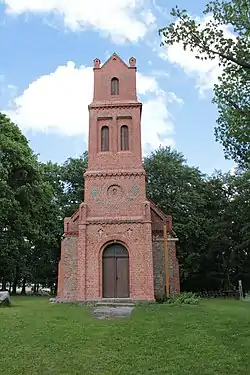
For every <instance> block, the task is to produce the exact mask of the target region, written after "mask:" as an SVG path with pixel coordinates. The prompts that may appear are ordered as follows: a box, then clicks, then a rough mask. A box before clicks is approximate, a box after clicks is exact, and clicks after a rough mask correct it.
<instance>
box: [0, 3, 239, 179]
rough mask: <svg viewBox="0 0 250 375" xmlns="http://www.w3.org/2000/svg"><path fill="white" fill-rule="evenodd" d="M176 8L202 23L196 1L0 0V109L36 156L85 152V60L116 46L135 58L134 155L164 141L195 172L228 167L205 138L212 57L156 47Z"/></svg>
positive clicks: (214, 72)
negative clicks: (139, 108) (137, 147)
mask: <svg viewBox="0 0 250 375" xmlns="http://www.w3.org/2000/svg"><path fill="white" fill-rule="evenodd" d="M83 4H84V5H83ZM176 4H178V5H179V6H180V7H182V8H186V9H188V10H189V12H190V13H191V14H193V15H195V16H197V17H201V22H202V21H203V16H202V13H201V12H202V10H203V9H204V6H205V4H206V1H204V0H199V1H193V2H191V1H188V0H182V1H180V0H155V1H153V0H109V1H107V2H106V1H105V0H95V2H91V3H89V4H88V5H87V3H85V1H81V0H64V1H62V0H0V27H1V32H0V45H1V51H2V54H1V59H0V83H1V89H0V110H1V111H4V112H7V114H8V115H9V116H10V117H11V119H12V120H13V121H14V122H16V123H17V124H18V125H19V126H20V128H21V129H22V131H23V132H24V133H25V135H26V136H27V138H28V139H29V140H30V144H31V147H32V148H33V150H34V151H35V152H36V153H39V154H40V159H41V160H43V161H45V160H52V161H58V162H63V161H64V160H65V159H66V158H68V157H70V156H72V157H76V156H78V155H79V154H81V153H82V152H83V151H84V150H85V149H86V144H87V143H86V140H87V131H88V113H87V105H88V103H89V102H90V101H91V97H92V85H93V76H92V66H93V59H94V58H96V57H98V58H100V60H101V61H102V62H104V61H105V60H106V59H107V58H108V57H109V55H110V54H112V53H113V52H116V53H118V54H119V55H120V57H121V58H123V59H124V60H125V62H128V59H129V58H130V57H131V56H134V57H136V59H137V67H138V81H137V88H138V95H139V98H140V100H141V101H142V102H143V103H144V106H143V118H142V128H143V131H142V135H143V149H144V152H146V151H148V150H150V149H154V148H156V147H158V146H159V145H160V144H163V145H166V144H171V145H173V147H175V148H176V149H177V150H178V151H180V152H182V153H183V154H184V156H185V157H186V158H187V160H188V164H189V165H195V166H198V167H199V168H200V169H201V170H202V171H203V172H205V173H209V174H210V173H212V172H213V170H214V169H222V170H224V171H225V170H229V169H230V168H232V167H233V162H230V161H225V160H224V156H223V150H222V147H221V145H220V144H218V143H216V142H215V137H214V126H215V123H216V117H217V111H216V107H215V106H214V105H213V104H211V98H212V87H213V84H214V83H215V82H216V79H217V77H218V74H219V73H220V68H219V67H218V65H217V63H216V61H213V62H210V61H209V62H204V63H202V62H199V61H197V60H195V58H194V54H192V53H191V52H189V51H188V52H186V53H184V52H183V51H182V49H181V47H180V46H178V45H177V46H173V47H171V48H169V49H163V48H160V47H159V45H160V39H159V36H158V32H157V30H158V28H159V27H162V26H164V25H166V24H167V23H169V22H171V21H172V17H171V16H170V15H169V12H170V10H171V8H172V7H174V6H175V5H176Z"/></svg>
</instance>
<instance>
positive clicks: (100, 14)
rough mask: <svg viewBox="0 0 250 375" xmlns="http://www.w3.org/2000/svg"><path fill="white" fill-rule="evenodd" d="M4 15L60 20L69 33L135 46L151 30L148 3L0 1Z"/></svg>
mask: <svg viewBox="0 0 250 375" xmlns="http://www.w3.org/2000/svg"><path fill="white" fill-rule="evenodd" d="M0 2H2V3H4V4H5V5H6V7H7V8H6V12H7V13H8V14H13V15H20V14H24V13H26V14H27V13H34V14H38V15H41V16H43V17H46V16H47V17H48V16H52V17H54V22H56V20H57V21H58V20H62V21H63V23H64V26H65V27H66V28H67V29H69V30H71V31H79V30H85V29H86V28H94V29H96V30H98V31H99V32H100V33H101V34H103V35H104V36H108V37H111V38H112V39H113V41H115V42H117V43H122V42H124V41H126V40H128V41H129V42H137V41H138V40H139V39H140V38H143V37H144V36H145V35H146V33H147V32H148V31H149V29H150V26H153V24H154V22H155V17H154V15H153V13H152V11H151V8H150V3H151V0H107V1H104V0H94V1H86V0H0Z"/></svg>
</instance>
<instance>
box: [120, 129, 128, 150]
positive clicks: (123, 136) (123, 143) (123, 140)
mask: <svg viewBox="0 0 250 375" xmlns="http://www.w3.org/2000/svg"><path fill="white" fill-rule="evenodd" d="M128 150H129V134H128V127H127V125H122V127H121V151H128Z"/></svg>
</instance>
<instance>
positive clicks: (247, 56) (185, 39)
mask: <svg viewBox="0 0 250 375" xmlns="http://www.w3.org/2000/svg"><path fill="white" fill-rule="evenodd" d="M203 13H204V15H205V16H206V17H207V18H205V24H204V25H201V23H200V22H199V21H198V20H196V19H194V18H192V17H191V16H190V15H189V14H188V12H187V11H186V10H180V9H179V8H178V6H176V8H175V9H172V12H171V15H172V16H174V17H177V22H174V23H171V24H170V25H168V26H166V27H164V28H162V29H160V30H159V33H160V35H161V36H162V39H163V42H162V45H173V44H174V43H181V44H182V46H183V48H184V50H186V49H187V48H189V49H190V50H191V51H194V52H195V53H196V58H198V59H201V60H207V59H211V60H212V59H217V61H218V64H219V65H220V66H221V67H222V68H223V72H222V75H221V76H220V77H219V82H218V84H216V85H215V87H214V99H213V102H214V103H216V104H217V106H218V114H219V116H218V119H217V126H216V127H215V136H216V140H217V141H219V142H220V143H221V144H222V145H223V148H224V153H225V156H226V158H231V159H233V160H234V161H235V162H236V163H239V165H240V166H242V167H247V168H248V167H249V166H250V3H249V1H247V0H231V1H221V0H215V1H211V2H210V3H208V5H207V6H206V8H205V10H204V12H203ZM210 15H212V17H211V16H210ZM226 31H231V34H230V35H229V33H228V32H226Z"/></svg>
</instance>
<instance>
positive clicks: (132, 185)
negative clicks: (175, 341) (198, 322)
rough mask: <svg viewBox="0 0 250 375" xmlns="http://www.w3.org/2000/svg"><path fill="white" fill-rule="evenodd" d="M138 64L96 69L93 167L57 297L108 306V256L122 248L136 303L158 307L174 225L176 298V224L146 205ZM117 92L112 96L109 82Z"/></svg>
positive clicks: (115, 62)
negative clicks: (114, 246)
mask: <svg viewBox="0 0 250 375" xmlns="http://www.w3.org/2000/svg"><path fill="white" fill-rule="evenodd" d="M135 66H136V60H135V59H134V58H131V59H130V62H129V66H127V65H126V64H125V63H124V62H123V61H122V60H121V59H120V58H119V56H117V55H116V54H113V55H112V56H111V57H110V58H109V60H108V61H107V62H106V63H105V64H104V65H103V66H102V67H101V66H100V61H99V60H98V59H96V60H95V61H94V98H93V102H92V103H91V104H90V105H89V164H88V169H87V172H86V173H85V176H84V178H85V193H84V203H82V204H81V205H80V208H79V210H77V212H75V213H74V214H73V215H72V217H71V218H65V220H64V239H63V240H62V244H61V260H60V262H59V270H58V292H57V297H58V298H59V299H63V300H72V301H74V300H75V301H93V300H94V301H96V300H101V299H102V289H103V288H102V253H103V250H104V249H105V247H106V246H107V245H108V244H111V243H115V242H116V243H120V244H122V245H124V246H125V247H126V249H127V250H128V253H129V284H130V299H132V300H135V301H153V300H155V297H160V296H162V294H164V292H165V256H164V247H163V244H164V242H163V223H164V222H166V221H167V222H168V248H169V282H170V291H171V293H178V292H179V290H180V283H179V266H178V261H177V258H176V247H175V243H176V241H177V239H176V238H175V234H174V233H173V231H172V218H171V217H165V216H164V214H163V213H162V212H161V211H160V210H159V209H158V208H156V206H155V205H154V203H153V202H151V201H149V200H148V199H147V197H146V186H145V170H144V169H143V166H142V151H141V111H142V104H141V103H140V102H138V101H137V96H136V67H135ZM114 77H115V78H117V79H118V80H119V92H118V94H116V95H111V89H110V87H111V79H112V78H114ZM123 125H126V126H127V127H128V130H129V150H127V151H121V150H120V144H121V143H120V142H121V140H120V128H121V126H123ZM102 126H108V128H109V150H108V151H101V142H102V141H101V128H102Z"/></svg>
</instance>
